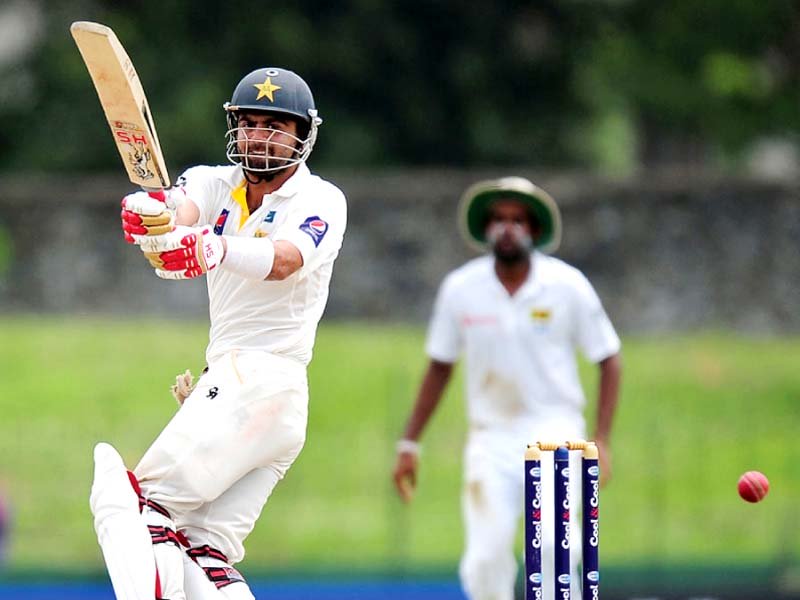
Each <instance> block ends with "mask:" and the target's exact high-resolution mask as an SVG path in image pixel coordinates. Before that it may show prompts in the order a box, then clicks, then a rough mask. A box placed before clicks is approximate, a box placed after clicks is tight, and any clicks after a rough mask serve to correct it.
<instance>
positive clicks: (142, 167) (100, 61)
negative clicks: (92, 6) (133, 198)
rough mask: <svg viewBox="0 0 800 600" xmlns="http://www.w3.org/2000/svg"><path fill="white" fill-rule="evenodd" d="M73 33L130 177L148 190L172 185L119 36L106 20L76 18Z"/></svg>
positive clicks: (137, 78)
mask: <svg viewBox="0 0 800 600" xmlns="http://www.w3.org/2000/svg"><path fill="white" fill-rule="evenodd" d="M70 32H71V33H72V37H73V38H74V39H75V43H76V44H77V45H78V50H79V51H80V53H81V56H82V57H83V62H84V63H86V68H87V69H88V70H89V75H90V76H91V77H92V82H93V83H94V88H95V90H96V91H97V95H98V97H99V98H100V104H101V105H102V107H103V112H105V115H106V119H107V120H108V125H109V127H110V128H111V133H112V135H113V136H114V143H115V144H116V146H117V150H119V154H120V157H121V158H122V163H123V164H124V165H125V170H126V171H127V172H128V178H129V179H130V180H131V182H133V183H135V184H136V185H139V186H141V187H143V188H145V189H162V188H167V187H169V184H170V182H169V175H168V173H167V167H166V164H165V162H164V155H163V154H162V152H161V145H160V144H159V142H158V136H157V135H156V128H155V124H154V123H153V117H152V115H151V114H150V107H149V106H148V104H147V98H146V97H145V95H144V89H142V84H141V82H140V81H139V76H138V75H137V74H136V69H135V68H134V66H133V63H132V62H131V59H130V58H129V57H128V54H127V53H126V52H125V49H124V48H123V47H122V44H121V43H120V41H119V40H118V39H117V36H116V35H115V34H114V32H113V31H112V30H111V29H110V28H108V27H106V26H105V25H100V24H99V23H91V22H88V21H77V22H75V23H73V24H72V26H71V27H70Z"/></svg>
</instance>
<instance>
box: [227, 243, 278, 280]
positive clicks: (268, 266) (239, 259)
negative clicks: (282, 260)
mask: <svg viewBox="0 0 800 600" xmlns="http://www.w3.org/2000/svg"><path fill="white" fill-rule="evenodd" d="M223 237H224V238H225V245H226V250H225V258H223V259H222V262H221V263H220V265H219V267H220V269H223V270H225V271H228V272H230V273H236V274H237V275H241V276H242V277H244V278H246V279H259V280H263V279H266V278H267V275H269V274H270V273H271V272H272V263H273V262H275V246H274V245H273V243H272V241H271V240H269V239H267V238H246V237H238V236H233V235H226V236H223Z"/></svg>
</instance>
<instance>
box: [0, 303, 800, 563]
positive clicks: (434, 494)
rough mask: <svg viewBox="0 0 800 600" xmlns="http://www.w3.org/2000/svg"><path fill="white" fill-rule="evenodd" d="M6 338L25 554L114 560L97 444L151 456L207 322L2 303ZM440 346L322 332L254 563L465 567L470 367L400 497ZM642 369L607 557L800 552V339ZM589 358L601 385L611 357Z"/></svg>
mask: <svg viewBox="0 0 800 600" xmlns="http://www.w3.org/2000/svg"><path fill="white" fill-rule="evenodd" d="M0 339H1V340H2V343H0V381H2V382H3V389H2V392H1V394H0V406H1V407H2V413H1V414H2V417H1V418H0V489H2V490H4V495H5V496H6V498H7V500H8V501H9V503H10V505H11V509H12V514H13V529H12V537H11V540H10V545H9V548H8V559H9V566H10V567H12V568H13V569H36V570H38V571H41V570H42V569H44V570H47V569H65V568H69V569H73V570H77V571H81V572H84V571H99V570H100V569H101V565H102V559H101V556H100V553H99V550H98V549H97V547H96V544H95V540H94V536H93V531H92V525H91V520H90V515H89V511H88V502H87V496H88V490H89V485H90V477H91V469H92V463H91V452H92V446H93V445H94V443H95V442H97V441H99V440H107V441H110V442H112V443H114V444H115V445H116V446H117V448H119V449H120V451H121V452H122V454H123V456H124V457H125V458H126V461H128V462H129V463H130V464H131V465H132V464H134V463H135V461H136V460H137V459H138V457H139V456H140V454H141V453H142V451H143V450H144V449H145V448H146V446H147V445H148V444H149V443H150V441H151V440H152V439H153V438H154V436H155V435H156V434H157V433H158V431H159V429H160V427H161V426H162V425H163V424H164V422H165V421H166V420H167V419H169V417H170V415H171V414H172V413H173V412H174V411H175V410H176V404H175V402H174V401H173V399H172V398H171V396H170V395H169V393H168V391H167V390H168V387H169V385H170V384H171V382H172V381H173V378H174V375H175V373H177V372H179V371H182V370H183V369H185V368H187V367H191V368H192V369H193V370H194V371H195V372H197V371H199V370H200V368H202V366H203V350H204V346H205V340H206V327H205V324H204V323H197V322H177V323H176V322H171V323H169V324H168V323H166V322H164V321H161V320H155V319H147V320H130V321H122V320H120V319H117V318H104V319H89V318H77V317H68V318H51V317H48V318H39V317H28V318H10V317H4V318H3V319H0ZM422 343H423V331H422V329H421V328H417V327H407V326H389V325H379V324H365V323H361V324H349V325H343V324H327V325H324V326H323V327H322V328H321V329H320V332H319V337H318V343H317V346H316V352H315V359H314V361H313V363H312V365H311V370H310V385H311V410H310V414H311V417H310V423H309V433H308V441H307V444H306V449H305V450H304V452H303V454H302V455H301V457H300V459H299V460H298V462H297V463H296V465H295V466H294V467H293V469H292V470H291V471H290V472H289V474H288V476H287V478H286V479H285V480H284V481H283V482H282V483H281V484H279V486H278V488H277V489H276V491H275V494H274V495H273V498H272V499H271V500H270V502H269V504H268V506H267V509H266V511H265V513H264V515H263V517H262V519H261V520H260V521H259V523H258V525H257V527H256V530H255V531H254V533H253V534H252V536H251V538H250V540H249V544H248V558H247V559H246V561H245V568H246V569H248V570H250V571H251V572H252V571H257V570H260V569H264V570H271V571H275V570H281V569H286V570H298V569H299V570H303V569H322V570H328V571H333V570H337V569H341V568H342V567H343V566H346V567H347V568H348V569H365V570H370V569H378V570H379V569H387V568H389V569H392V570H395V571H398V570H399V571H403V570H436V569H444V570H447V569H452V568H453V565H455V563H456V561H457V559H458V555H459V551H460V547H461V543H462V533H461V526H460V511H459V486H460V465H461V447H462V443H463V438H464V432H465V426H464V422H463V407H462V404H461V387H460V382H459V383H458V385H455V386H452V388H451V390H450V392H449V395H448V398H447V399H446V401H445V403H444V405H443V407H442V410H441V411H440V412H439V413H438V414H437V415H436V417H435V418H434V420H433V422H432V424H431V427H430V428H429V430H428V432H427V435H426V437H425V439H424V456H423V465H422V473H421V481H420V489H419V493H418V495H417V498H416V501H415V502H414V504H413V505H412V506H410V507H404V506H403V505H401V503H400V502H399V501H398V500H397V499H396V498H395V497H394V495H393V491H392V488H391V485H390V470H391V467H392V463H393V457H394V441H395V439H396V438H397V436H398V433H399V432H400V431H401V428H402V425H403V421H404V419H405V416H406V414H407V412H408V409H409V407H410V404H411V402H412V400H413V395H414V392H415V388H416V385H417V381H418V378H419V376H420V374H421V371H422V369H423V367H424V358H423V355H422ZM624 366H625V370H624V382H623V393H622V399H621V403H620V408H619V413H618V419H617V423H616V427H615V434H614V440H613V450H614V477H613V481H612V482H611V484H610V486H609V487H608V488H607V489H605V490H604V491H603V494H602V499H601V502H602V505H601V506H602V512H601V514H602V520H601V536H602V537H601V540H602V542H601V555H602V560H603V563H604V564H605V565H633V564H649V563H652V562H658V563H659V564H672V563H675V564H695V565H698V564H701V565H702V564H712V563H713V564H730V565H735V564H740V565H743V564H753V563H762V564H774V563H781V564H787V563H789V564H795V565H798V564H800V541H799V540H800V536H798V527H797V524H796V516H797V510H796V504H797V500H798V498H800V447H799V445H798V442H797V432H798V430H800V339H797V338H776V339H760V338H758V339H756V338H745V337H739V336H734V335H731V334H701V335H691V336H689V335H686V336H681V337H665V338H647V339H640V338H626V339H625V340H624ZM584 374H585V381H586V385H587V388H588V389H592V388H593V385H594V373H593V370H592V369H591V368H590V367H587V366H586V365H584ZM590 395H591V394H590ZM590 410H591V409H590ZM750 469H759V470H762V471H763V472H765V473H766V474H767V476H768V477H769V478H770V480H771V484H772V490H771V492H770V494H769V496H768V497H767V499H766V500H765V501H764V502H763V503H761V504H758V505H749V504H746V503H744V502H743V501H741V500H740V499H739V498H738V496H737V494H736V481H737V478H738V476H739V475H740V474H741V473H742V472H743V471H746V470H750Z"/></svg>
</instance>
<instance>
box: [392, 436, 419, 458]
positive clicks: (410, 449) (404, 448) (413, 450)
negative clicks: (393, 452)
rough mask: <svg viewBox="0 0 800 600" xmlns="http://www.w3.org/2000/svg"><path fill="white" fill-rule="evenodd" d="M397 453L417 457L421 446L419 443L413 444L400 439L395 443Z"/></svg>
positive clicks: (410, 441)
mask: <svg viewBox="0 0 800 600" xmlns="http://www.w3.org/2000/svg"><path fill="white" fill-rule="evenodd" d="M396 448H397V452H398V454H401V453H404V452H405V453H406V454H413V455H414V456H419V451H420V449H421V446H420V445H419V442H415V441H414V440H407V439H402V440H398V441H397V446H396Z"/></svg>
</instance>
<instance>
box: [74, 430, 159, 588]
mask: <svg viewBox="0 0 800 600" xmlns="http://www.w3.org/2000/svg"><path fill="white" fill-rule="evenodd" d="M89 505H90V507H91V509H92V514H93V515H94V529H95V532H96V533H97V540H98V542H99V543H100V548H101V549H102V550H103V558H104V559H105V562H106V568H107V569H108V575H109V577H110V578H111V584H112V585H113V587H114V593H115V594H116V596H117V600H153V598H154V597H155V592H156V566H155V559H154V557H153V546H152V544H151V541H150V533H149V532H148V530H147V525H146V524H145V522H144V520H143V519H142V516H141V515H140V514H139V498H138V497H137V495H136V493H135V492H134V491H133V488H132V487H131V483H130V481H129V480H128V472H127V470H126V469H125V464H124V463H123V461H122V457H121V456H120V455H119V453H118V452H117V451H116V450H115V449H114V447H113V446H111V445H110V444H106V443H100V444H97V446H95V448H94V482H93V483H92V491H91V495H90V496H89Z"/></svg>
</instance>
